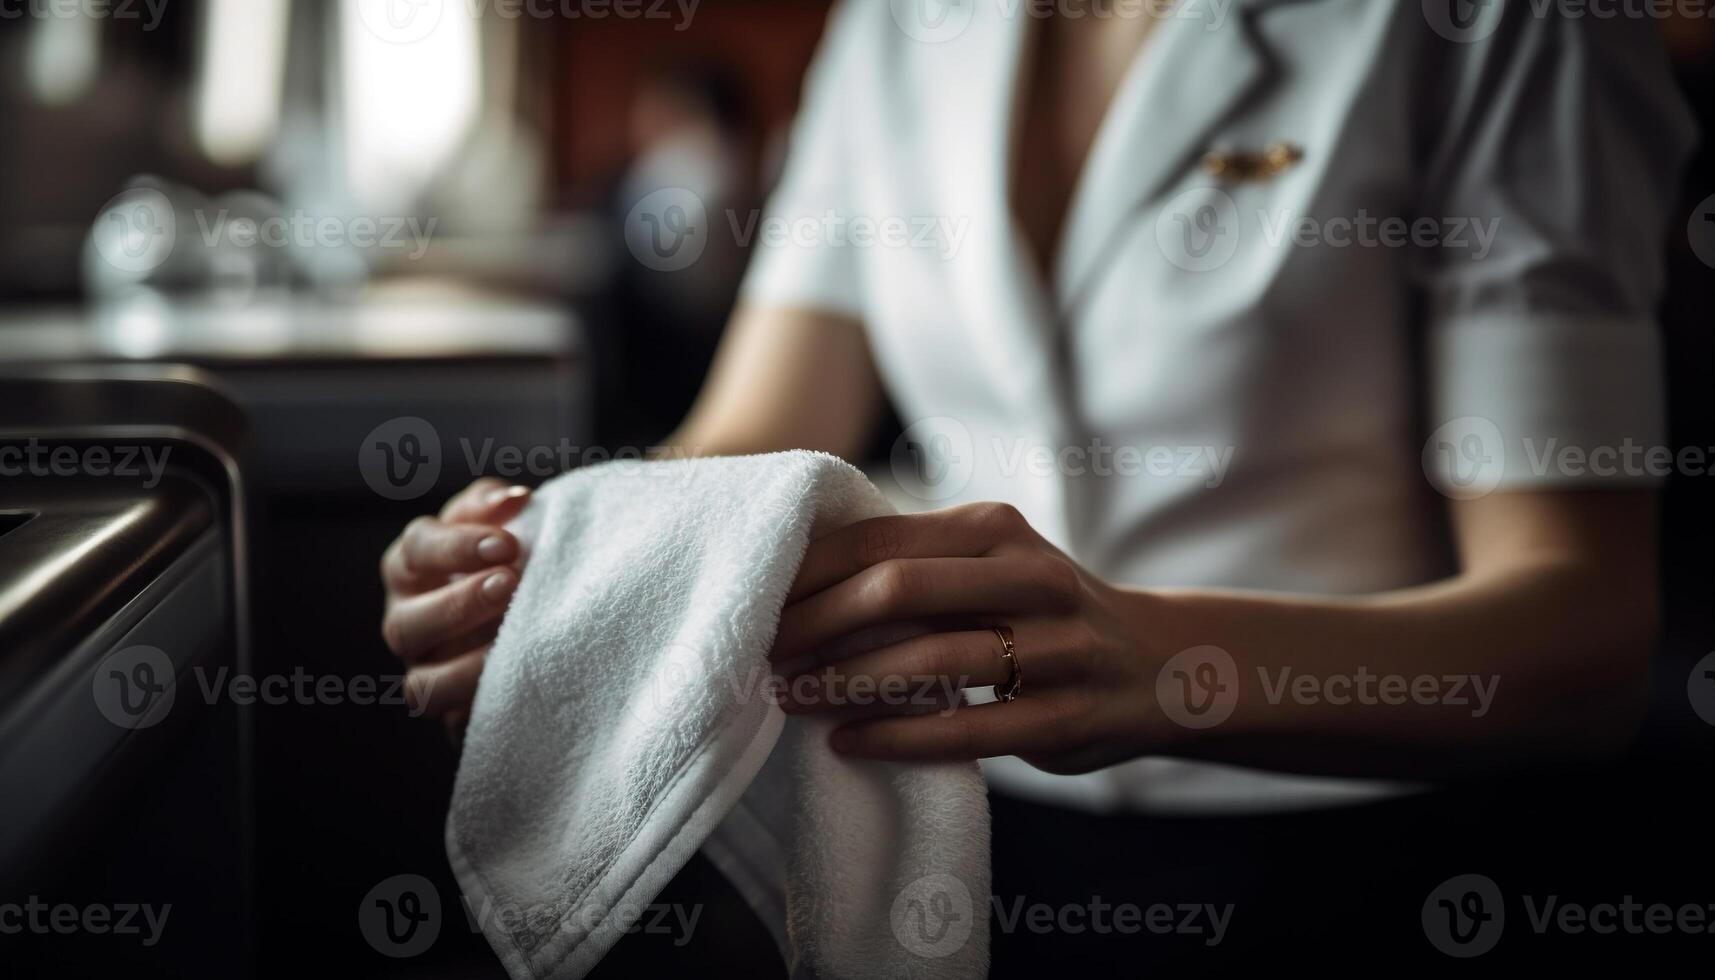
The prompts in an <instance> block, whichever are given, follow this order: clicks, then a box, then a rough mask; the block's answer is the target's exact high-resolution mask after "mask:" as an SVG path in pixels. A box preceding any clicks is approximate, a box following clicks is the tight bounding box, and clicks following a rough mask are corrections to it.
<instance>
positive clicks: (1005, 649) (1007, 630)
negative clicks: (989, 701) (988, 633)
mask: <svg viewBox="0 0 1715 980" xmlns="http://www.w3.org/2000/svg"><path fill="white" fill-rule="evenodd" d="M994 635H995V636H998V637H1000V659H1001V660H1002V661H1004V662H1005V663H1006V667H1007V676H1006V683H1004V684H996V685H995V686H994V699H995V700H996V701H1000V702H1003V703H1004V702H1007V701H1016V700H1018V692H1019V690H1020V689H1022V688H1023V687H1024V671H1023V670H1022V669H1020V668H1019V666H1018V650H1017V649H1016V648H1015V647H1014V646H1013V645H1012V627H1010V626H996V627H994Z"/></svg>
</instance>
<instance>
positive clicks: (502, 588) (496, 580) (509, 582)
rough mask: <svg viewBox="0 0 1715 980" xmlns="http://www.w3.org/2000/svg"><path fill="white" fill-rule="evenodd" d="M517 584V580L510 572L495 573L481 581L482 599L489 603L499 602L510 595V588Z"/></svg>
mask: <svg viewBox="0 0 1715 980" xmlns="http://www.w3.org/2000/svg"><path fill="white" fill-rule="evenodd" d="M517 584H518V579H517V578H516V577H515V576H514V575H513V574H512V573H511V572H495V573H494V574H493V575H490V576H489V577H487V578H485V579H483V580H482V595H483V598H485V599H487V600H488V601H490V602H499V601H500V600H502V599H504V598H506V597H507V596H509V595H511V594H512V587H513V586H514V585H517Z"/></svg>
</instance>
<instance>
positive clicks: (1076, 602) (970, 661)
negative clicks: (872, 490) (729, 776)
mask: <svg viewBox="0 0 1715 980" xmlns="http://www.w3.org/2000/svg"><path fill="white" fill-rule="evenodd" d="M1141 598H1142V597H1141V596H1140V595H1139V594H1135V593H1121V592H1120V591H1118V590H1116V589H1114V588H1112V587H1110V586H1108V585H1107V584H1106V583H1103V582H1101V581H1100V580H1098V579H1096V578H1095V577H1094V576H1092V575H1090V574H1089V573H1087V572H1085V571H1084V570H1083V569H1081V568H1079V567H1078V566H1077V565H1076V564H1074V563H1073V562H1072V561H1071V560H1070V559H1068V558H1067V557H1066V556H1065V555H1064V554H1062V553H1061V552H1060V551H1059V550H1057V549H1056V548H1054V546H1052V545H1050V544H1049V543H1048V542H1047V541H1045V540H1043V538H1042V537H1041V536H1040V535H1038V534H1037V533H1036V532H1035V531H1034V530H1033V529H1032V528H1031V527H1030V525H1029V524H1028V523H1026V521H1025V520H1024V518H1023V517H1022V516H1020V514H1019V513H1018V511H1017V510H1015V509H1013V508H1012V507H1010V506H1007V505H1005V504H973V505H969V506H965V507H956V508H952V509H949V510H944V511H937V512H934V513H929V514H921V515H910V516H897V517H880V518H875V519H873V520H868V521H862V522H859V523H857V524H854V525H852V526H850V527H847V528H844V529H842V530H840V531H836V532H834V533H833V534H830V535H827V536H826V537H823V538H820V539H818V540H816V541H814V542H812V543H811V545H810V548H809V551H808V553H807V554H806V556H805V559H804V564H803V566H802V568H801V569H800V571H799V575H798V581H797V583H796V585H795V586H794V587H793V590H792V594H791V595H790V596H789V597H788V600H787V608H786V611H785V612H784V614H783V615H782V617H781V621H780V632H779V635H778V638H777V639H776V641H775V647H774V653H773V659H774V661H775V662H776V663H777V664H783V663H792V662H794V661H801V659H802V658H804V657H806V656H807V655H810V654H813V653H815V652H816V651H818V650H820V649H822V648H824V647H825V646H826V645H828V644H830V643H833V642H834V641H836V640H838V639H839V638H840V637H844V636H849V635H851V634H854V633H857V632H858V631H860V630H866V629H870V628H881V627H885V626H887V625H889V624H895V625H897V624H909V623H930V624H933V627H934V631H933V632H929V633H925V634H923V635H920V636H916V637H914V638H911V639H907V640H904V641H902V642H898V643H894V644H891V645H888V646H884V647H882V648H880V649H877V650H874V651H872V652H868V653H862V654H858V655H856V656H852V657H849V658H846V659H842V660H838V661H836V662H833V663H830V664H825V665H821V666H819V667H810V668H808V669H802V668H800V669H798V670H797V672H796V676H793V675H792V674H790V673H789V674H788V683H787V684H786V685H785V686H784V691H785V694H786V695H787V700H786V701H785V703H784V707H785V708H786V710H787V711H789V712H794V713H836V714H839V715H841V716H842V717H846V718H848V719H852V720H850V721H849V723H848V724H846V725H844V726H843V727H841V728H840V729H838V730H837V731H836V733H835V735H834V737H833V746H834V748H835V749H836V750H837V751H840V752H843V753H847V754H850V755H855V756H864V757H870V758H885V759H918V760H931V759H940V760H946V759H975V758H981V757H985V756H996V755H1017V756H1020V757H1022V758H1024V759H1025V760H1026V761H1028V762H1030V763H1032V764H1033V765H1035V766H1037V767H1039V768H1042V769H1045V770H1048V771H1050V772H1061V773H1065V772H1085V771H1088V770H1091V769H1098V768H1101V767H1103V766H1107V765H1111V764H1113V763H1115V762H1119V761H1121V760H1124V759H1127V758H1131V757H1132V756H1135V755H1138V754H1140V753H1141V752H1142V751H1143V749H1144V745H1143V742H1144V728H1145V725H1144V719H1145V718H1146V717H1147V716H1148V715H1150V714H1154V713H1155V712H1154V709H1153V706H1152V704H1153V697H1154V682H1155V672H1156V667H1157V666H1159V665H1158V664H1153V663H1151V662H1150V659H1149V658H1148V657H1146V655H1145V654H1144V653H1143V652H1142V651H1141V650H1140V648H1139V644H1138V641H1137V636H1138V635H1139V633H1140V632H1141V631H1140V630H1139V629H1138V628H1137V625H1135V624H1134V623H1133V622H1132V620H1133V619H1134V618H1136V617H1137V616H1138V615H1139V611H1138V609H1137V605H1138V602H1139V600H1140V599H1141ZM996 626H1007V627H1010V628H1011V629H1012V632H1013V638H1014V645H1015V648H1016V651H1017V653H1016V657H1017V660H1018V663H1019V666H1020V670H1021V672H1022V679H1023V688H1022V692H1021V694H1020V696H1019V697H1018V698H1017V699H1016V700H1014V701H1011V702H1006V703H1000V702H996V703H991V704H982V705H961V704H959V702H958V698H957V694H956V692H957V690H958V689H959V688H964V687H987V686H990V685H996V684H1004V683H1005V682H1006V681H1007V679H1008V676H1009V672H1010V671H1009V668H1008V666H1007V664H1006V663H1005V661H1004V660H1003V659H1002V656H1001V654H1002V649H1001V644H1000V640H999V638H998V637H997V636H996V634H995V631H994V628H993V627H996ZM931 690H933V691H941V692H948V693H951V694H952V695H953V697H952V703H951V704H948V703H946V700H945V694H943V698H942V699H941V700H940V701H939V702H938V703H937V704H935V705H925V704H924V698H923V697H922V696H921V694H920V692H924V691H931ZM889 691H891V692H892V694H891V695H889V694H888V693H887V692H889ZM926 708H928V709H931V710H925V709H926ZM934 708H939V709H940V710H933V709H934ZM878 715H879V717H877V716H878Z"/></svg>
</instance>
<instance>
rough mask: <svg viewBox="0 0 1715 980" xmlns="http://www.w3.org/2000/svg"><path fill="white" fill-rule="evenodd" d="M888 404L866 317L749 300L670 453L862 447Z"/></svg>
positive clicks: (842, 452)
mask: <svg viewBox="0 0 1715 980" xmlns="http://www.w3.org/2000/svg"><path fill="white" fill-rule="evenodd" d="M880 405H881V383H880V381H879V380H877V378H876V373H875V366H874V364H873V363H872V362H871V360H870V355H869V347H868V345H867V342H866V341H865V339H864V336H863V326H862V324H860V323H858V322H857V321H855V320H851V319H849V318H845V317H841V316H837V315H834V314H829V313H823V312H818V311H813V310H795V309H784V308H776V307H766V308H762V307H740V308H739V309H738V310H737V311H736V312H735V313H734V314H733V318H732V322H731V324H730V325H729V326H728V328H727V332H726V336H725V337H724V338H723V339H722V340H721V346H720V350H719V352H718V354H717V355H716V357H715V363H714V365H713V367H712V368H711V369H710V371H709V376H708V379H707V380H706V381H704V383H703V388H702V391H701V392H700V393H699V394H698V396H697V400H696V403H695V404H694V405H693V406H692V407H691V412H690V414H689V415H688V416H687V417H686V418H685V421H684V422H683V423H681V424H680V426H679V427H678V428H677V429H675V430H674V432H673V433H672V434H671V435H669V436H668V437H667V438H666V439H665V440H663V446H662V448H661V452H662V454H663V455H675V456H736V455H743V454H748V453H764V452H779V451H781V450H786V449H819V450H822V451H823V452H828V453H833V454H834V455H836V456H842V457H844V458H846V459H851V458H853V457H854V456H855V455H857V454H858V453H860V452H862V451H863V449H864V446H865V443H866V442H867V440H868V439H869V436H870V433H871V431H872V430H873V428H874V425H875V421H876V416H877V413H878V412H879V410H880Z"/></svg>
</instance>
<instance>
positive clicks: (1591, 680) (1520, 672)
mask: <svg viewBox="0 0 1715 980" xmlns="http://www.w3.org/2000/svg"><path fill="white" fill-rule="evenodd" d="M1640 585H1643V587H1639V586H1640ZM1652 595H1653V590H1652V589H1651V588H1649V587H1648V586H1647V585H1645V584H1643V583H1623V582H1617V581H1616V580H1615V576H1614V574H1613V572H1612V570H1610V569H1603V568H1600V567H1595V566H1592V565H1591V564H1590V563H1588V562H1584V561H1577V560H1572V559H1566V558H1558V557H1544V558H1542V559H1541V560H1537V561H1528V562H1520V563H1516V564H1511V565H1508V566H1506V567H1504V568H1495V569H1489V570H1486V571H1483V572H1479V573H1472V574H1467V575H1463V576H1459V577H1456V578H1453V579H1449V580H1446V581H1444V582H1440V583H1437V584H1434V585H1429V586H1425V587H1421V588H1414V589H1409V590H1404V591H1399V592H1392V593H1386V594H1381V595H1376V596H1370V597H1365V598H1359V599H1325V598H1286V597H1274V596H1266V595H1254V594H1238V593H1211V592H1193V591H1186V592H1178V593H1147V594H1146V593H1134V594H1133V600H1134V602H1135V604H1136V605H1135V608H1136V609H1137V613H1138V620H1137V621H1138V623H1139V628H1140V630H1142V631H1144V632H1143V634H1142V635H1145V636H1149V637H1150V638H1149V639H1148V641H1147V642H1149V643H1150V644H1151V645H1152V646H1154V647H1155V648H1156V649H1157V650H1162V649H1165V650H1166V651H1167V652H1168V653H1169V654H1171V652H1173V651H1178V650H1184V649H1190V648H1193V647H1198V646H1204V645H1208V646H1212V647H1215V648H1218V649H1219V650H1221V651H1224V652H1225V653H1226V654H1228V655H1230V657H1231V661H1230V666H1229V665H1226V664H1222V665H1221V666H1220V668H1219V669H1218V670H1216V671H1213V672H1211V671H1208V670H1204V671H1202V672H1201V673H1200V674H1199V673H1197V672H1182V673H1181V675H1180V676H1179V677H1176V678H1169V679H1168V683H1166V684H1158V685H1157V693H1158V696H1159V697H1161V698H1163V699H1167V698H1176V697H1195V698H1199V699H1201V700H1200V701H1199V702H1198V703H1199V704H1201V705H1208V704H1210V703H1213V702H1211V701H1209V698H1210V697H1211V696H1213V694H1214V693H1215V692H1212V691H1210V690H1207V689H1206V688H1207V685H1206V684H1203V683H1202V682H1203V681H1208V680H1216V681H1217V682H1218V683H1224V684H1232V685H1234V686H1235V690H1236V693H1237V698H1236V701H1233V702H1232V712H1231V715H1230V717H1228V718H1227V719H1226V720H1225V721H1222V722H1221V723H1219V724H1216V725H1213V726H1211V727H1207V728H1191V727H1186V726H1185V725H1182V724H1178V723H1176V722H1175V721H1174V720H1173V717H1172V715H1173V712H1172V711H1169V710H1167V709H1169V708H1171V707H1173V705H1171V704H1168V703H1163V704H1160V705H1158V707H1160V708H1162V709H1163V710H1162V712H1161V713H1162V714H1163V715H1165V716H1166V717H1165V719H1164V720H1163V719H1157V722H1158V723H1157V724H1156V725H1155V726H1153V728H1154V730H1155V731H1157V732H1158V733H1165V735H1166V738H1167V740H1168V742H1169V744H1168V746H1167V750H1168V751H1170V752H1172V753H1174V754H1180V755H1185V756H1190V757H1196V758H1203V759H1209V760H1216V761H1224V762H1232V763H1237V764H1244V765H1254V766H1261V767H1267V768H1272V769H1285V770H1289V771H1300V772H1314V773H1324V774H1340V775H1375V776H1388V777H1394V778H1411V777H1413V776H1422V777H1437V776H1442V777H1444V776H1449V775H1457V774H1461V773H1468V772H1472V771H1476V770H1482V769H1493V768H1495V767H1496V766H1497V765H1505V764H1507V763H1509V762H1526V761H1537V760H1540V759H1542V758H1545V757H1547V758H1567V757H1574V758H1576V757H1578V756H1581V755H1585V754H1599V753H1602V752H1604V751H1607V750H1610V749H1612V748H1613V747H1615V746H1616V745H1618V744H1619V743H1620V742H1622V741H1623V739H1624V738H1625V737H1626V735H1627V734H1628V732H1629V730H1630V728H1631V727H1632V725H1633V724H1634V723H1635V718H1636V716H1637V710H1638V708H1639V703H1640V697H1641V694H1642V690H1643V683H1644V678H1645V670H1646V665H1647V663H1648V657H1649V651H1650V647H1651V642H1652V640H1653V637H1654V633H1655V609H1654V605H1653V598H1652ZM1151 631H1153V635H1152V634H1151ZM1163 644H1165V648H1164V647H1163ZM1158 655H1159V654H1158ZM1190 659H1193V660H1196V659H1200V658H1198V657H1196V656H1193V657H1192V658H1190ZM1201 659H1207V658H1201ZM1216 659H1218V657H1217V658H1216ZM1169 669H1172V668H1169ZM1196 706H1197V705H1193V707H1196ZM1185 717H1188V718H1190V719H1191V723H1192V724H1197V723H1199V722H1198V721H1197V719H1196V716H1185Z"/></svg>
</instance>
